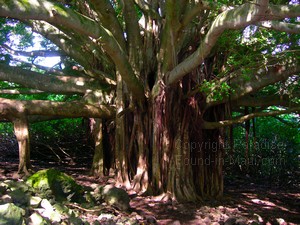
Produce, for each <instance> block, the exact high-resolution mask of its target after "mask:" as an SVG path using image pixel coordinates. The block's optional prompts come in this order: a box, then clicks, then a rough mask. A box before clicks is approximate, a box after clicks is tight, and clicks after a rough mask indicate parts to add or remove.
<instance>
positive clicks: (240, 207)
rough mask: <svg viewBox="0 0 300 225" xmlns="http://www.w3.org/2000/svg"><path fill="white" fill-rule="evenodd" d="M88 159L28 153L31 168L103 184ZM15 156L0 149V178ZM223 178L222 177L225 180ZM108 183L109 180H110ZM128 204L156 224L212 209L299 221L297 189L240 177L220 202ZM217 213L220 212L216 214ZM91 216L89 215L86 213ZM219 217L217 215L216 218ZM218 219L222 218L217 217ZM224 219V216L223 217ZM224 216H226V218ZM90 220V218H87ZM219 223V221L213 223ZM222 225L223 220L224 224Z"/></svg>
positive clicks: (201, 217)
mask: <svg viewBox="0 0 300 225" xmlns="http://www.w3.org/2000/svg"><path fill="white" fill-rule="evenodd" d="M90 163H91V158H88V157H87V158H80V157H78V158H72V160H71V159H70V158H69V159H65V160H64V161H62V162H57V160H52V159H49V158H47V157H46V156H44V157H41V156H39V155H33V156H32V164H33V166H34V169H35V170H40V169H44V168H51V167H52V168H56V169H59V170H61V171H64V172H66V173H67V174H69V175H71V176H72V177H74V178H75V179H76V181H77V182H78V183H79V184H81V185H84V186H91V185H92V184H105V183H107V182H108V179H102V180H100V179H95V178H94V177H91V176H89V175H88V172H89V168H90ZM17 168H18V156H17V153H15V154H11V153H10V154H9V155H7V154H5V153H4V152H3V151H2V152H1V151H0V181H1V180H6V179H17V177H16V175H15V174H16V171H17ZM225 181H226V180H225ZM110 182H111V180H110ZM130 196H131V203H130V204H131V207H132V210H133V211H134V212H136V213H137V214H138V215H142V216H144V217H147V218H149V221H150V222H149V224H151V223H152V222H151V220H153V221H156V222H157V224H177V225H178V224H214V223H213V221H214V216H215V215H216V212H218V213H219V215H216V216H219V217H220V215H226V214H228V215H236V217H238V218H241V217H242V218H247V223H246V224H251V220H252V219H253V218H254V217H255V218H256V219H257V218H258V220H259V221H261V224H282V225H283V224H300V190H299V189H297V188H291V189H284V188H277V187H274V186H269V185H263V184H257V183H251V180H250V178H249V179H248V180H247V179H244V180H231V181H229V180H227V181H226V182H225V188H224V198H223V200H222V201H215V202H204V203H201V204H200V203H178V202H174V201H173V202H172V201H161V200H160V199H159V198H158V197H142V196H137V195H135V194H134V193H130ZM220 212H222V213H221V214H220ZM86 216H87V217H89V216H90V217H93V215H86ZM219 219H220V218H219ZM221 219H222V218H221ZM223 219H224V221H225V219H226V218H223ZM227 219H228V218H227ZM90 220H92V218H90ZM215 224H221V223H215ZM225 224H226V223H225Z"/></svg>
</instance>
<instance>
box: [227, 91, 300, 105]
mask: <svg viewBox="0 0 300 225" xmlns="http://www.w3.org/2000/svg"><path fill="white" fill-rule="evenodd" d="M292 96H293V97H300V93H298V94H295V95H294V94H293V95H292ZM231 104H232V106H233V107H239V106H248V107H268V106H272V105H275V106H283V107H296V106H299V104H297V103H294V102H292V101H291V97H290V96H289V95H282V96H279V95H271V96H262V97H251V96H245V97H243V98H240V99H237V100H235V101H232V102H231Z"/></svg>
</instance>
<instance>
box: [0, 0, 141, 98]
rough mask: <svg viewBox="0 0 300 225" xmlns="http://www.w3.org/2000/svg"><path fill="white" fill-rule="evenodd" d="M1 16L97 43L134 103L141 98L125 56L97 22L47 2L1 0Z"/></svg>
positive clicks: (139, 89) (138, 84) (135, 78)
mask: <svg viewBox="0 0 300 225" xmlns="http://www.w3.org/2000/svg"><path fill="white" fill-rule="evenodd" d="M0 16H1V17H10V18H15V19H20V20H31V19H33V20H43V21H47V22H49V23H50V24H53V25H55V26H57V27H60V26H65V27H66V28H68V29H70V30H74V31H76V32H79V33H80V34H82V35H87V36H89V37H91V38H94V39H97V40H98V43H99V44H101V46H102V47H103V49H104V50H105V51H106V52H107V54H108V55H109V56H110V57H111V59H112V60H113V62H114V63H115V65H116V67H117V69H118V70H119V71H120V74H121V76H122V78H123V80H124V81H125V82H126V84H127V86H128V88H129V89H130V90H131V91H132V92H133V94H134V97H135V98H136V99H142V98H144V87H143V84H142V82H141V81H140V80H139V79H138V78H137V77H136V75H135V73H134V71H133V69H132V67H131V65H130V63H129V62H128V58H127V55H126V52H124V51H123V49H122V48H121V46H120V45H119V44H118V42H117V41H116V39H115V37H114V36H113V34H112V33H111V32H110V31H109V30H107V29H105V28H104V27H103V26H102V25H100V24H99V23H97V22H96V21H94V20H92V19H90V18H88V17H86V16H84V15H81V14H79V13H77V12H75V11H73V10H72V9H69V8H66V7H63V6H62V5H59V4H53V3H51V2H49V1H46V0H45V1H39V0H31V1H30V4H28V2H27V1H25V0H23V1H22V0H19V1H5V0H0Z"/></svg>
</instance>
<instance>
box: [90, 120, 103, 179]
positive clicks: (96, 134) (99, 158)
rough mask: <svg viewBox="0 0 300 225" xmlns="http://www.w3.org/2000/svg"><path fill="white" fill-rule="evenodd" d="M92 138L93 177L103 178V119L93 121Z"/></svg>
mask: <svg viewBox="0 0 300 225" xmlns="http://www.w3.org/2000/svg"><path fill="white" fill-rule="evenodd" d="M91 122H92V124H91V125H92V126H93V127H92V136H93V139H94V146H95V148H94V157H93V162H92V168H91V172H90V173H91V175H93V176H94V177H102V176H103V175H104V149H103V147H104V146H103V129H102V120H101V119H91Z"/></svg>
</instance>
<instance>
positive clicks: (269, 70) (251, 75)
mask: <svg viewBox="0 0 300 225" xmlns="http://www.w3.org/2000/svg"><path fill="white" fill-rule="evenodd" d="M299 72H300V64H299V62H298V61H297V60H294V59H292V58H288V59H286V61H285V62H281V63H279V62H278V64H277V63H275V65H272V66H266V67H262V68H254V69H249V70H248V71H247V73H246V74H244V72H243V70H240V71H238V74H233V75H232V78H230V87H231V94H230V96H223V98H222V99H221V100H216V99H215V98H214V97H213V95H208V96H207V98H206V103H207V106H206V107H210V106H213V105H217V104H221V103H225V102H227V101H229V100H231V101H235V100H237V99H239V98H242V97H244V96H246V95H249V94H251V93H255V92H257V91H258V90H260V89H262V88H264V87H266V86H268V85H271V84H275V83H277V82H279V81H285V80H286V79H287V78H289V77H290V76H291V75H294V74H297V73H299ZM222 82H225V81H224V80H223V79H221V80H220V81H219V83H220V84H221V83H222Z"/></svg>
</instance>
